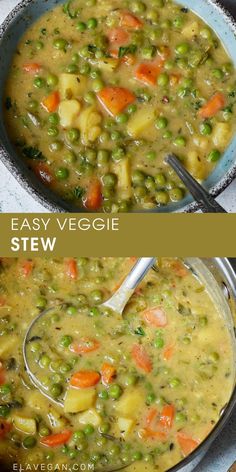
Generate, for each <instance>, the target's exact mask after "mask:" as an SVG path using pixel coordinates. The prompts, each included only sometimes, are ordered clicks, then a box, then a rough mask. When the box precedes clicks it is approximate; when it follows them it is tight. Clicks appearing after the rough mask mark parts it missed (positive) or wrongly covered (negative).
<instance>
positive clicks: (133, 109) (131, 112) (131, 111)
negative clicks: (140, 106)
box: [127, 104, 137, 115]
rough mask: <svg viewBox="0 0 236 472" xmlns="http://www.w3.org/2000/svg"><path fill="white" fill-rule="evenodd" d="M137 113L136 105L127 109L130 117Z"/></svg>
mask: <svg viewBox="0 0 236 472" xmlns="http://www.w3.org/2000/svg"><path fill="white" fill-rule="evenodd" d="M136 111H137V105H135V104H132V105H129V106H128V108H127V113H128V114H129V115H132V114H133V113H135V112H136Z"/></svg>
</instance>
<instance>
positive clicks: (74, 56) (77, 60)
mask: <svg viewBox="0 0 236 472" xmlns="http://www.w3.org/2000/svg"><path fill="white" fill-rule="evenodd" d="M71 60H72V62H74V64H78V62H79V54H78V53H77V52H75V53H74V54H73V56H72V58H71Z"/></svg>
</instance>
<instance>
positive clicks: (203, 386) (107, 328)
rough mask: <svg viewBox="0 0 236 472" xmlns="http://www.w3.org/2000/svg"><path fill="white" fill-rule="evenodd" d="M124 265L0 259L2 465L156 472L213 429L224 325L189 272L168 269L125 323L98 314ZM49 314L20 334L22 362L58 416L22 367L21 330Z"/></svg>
mask: <svg viewBox="0 0 236 472" xmlns="http://www.w3.org/2000/svg"><path fill="white" fill-rule="evenodd" d="M133 264H134V258H88V259H87V258H78V259H39V258H36V259H34V260H32V261H26V260H23V259H19V260H13V259H3V260H2V262H1V274H0V289H1V297H0V305H1V307H0V360H1V370H0V383H1V385H0V424H1V428H0V460H2V461H3V462H4V463H6V464H8V465H10V464H11V463H14V462H16V463H18V464H20V463H21V464H28V463H29V464H53V467H58V465H59V466H60V467H62V466H63V464H67V465H71V466H72V464H74V463H76V464H79V465H80V466H81V467H84V464H85V467H86V468H85V469H84V468H81V470H92V469H91V467H94V468H95V470H104V469H105V468H106V467H108V468H109V466H116V465H117V466H118V465H121V464H131V465H130V466H129V470H130V471H134V470H135V471H136V470H137V471H138V470H140V471H144V470H146V471H150V472H151V471H154V470H155V471H159V472H164V471H166V470H168V469H169V468H170V467H172V466H174V465H175V464H177V463H178V462H179V461H181V460H182V459H183V458H184V457H185V456H186V455H188V454H189V453H190V452H191V451H192V450H194V449H195V448H196V447H197V446H198V444H200V443H201V442H202V441H203V440H204V439H205V438H206V437H207V436H208V434H209V433H210V431H211V430H212V429H213V428H214V426H215V425H216V424H217V422H218V420H219V417H220V413H221V410H222V408H223V407H224V406H225V405H226V403H227V402H228V400H229V398H230V395H231V392H232V388H233V382H234V372H233V352H232V344H231V339H230V335H229V331H228V329H227V326H226V322H225V320H224V317H223V316H221V313H220V312H219V308H218V307H217V306H215V304H214V302H213V300H212V299H211V298H210V296H209V294H208V293H207V291H206V288H205V287H204V286H203V285H202V283H201V282H200V281H199V280H198V279H197V278H196V276H195V275H194V274H193V273H192V271H191V270H190V269H188V268H186V267H185V266H184V265H183V263H182V262H181V261H180V260H178V259H167V258H165V259H159V260H158V261H157V266H156V269H157V270H156V271H154V270H152V271H150V272H149V273H148V275H147V276H146V277H145V279H144V280H143V282H142V283H141V285H140V287H138V289H137V290H136V292H135V294H134V295H133V296H132V298H131V300H130V301H129V303H128V305H127V307H126V309H125V312H124V315H123V317H120V316H118V315H117V314H116V313H112V312H111V311H109V310H108V309H101V308H99V305H101V303H102V302H103V301H105V300H106V299H108V298H109V297H110V296H111V294H112V293H114V291H115V290H116V289H117V287H118V286H119V285H120V284H121V282H122V280H123V279H124V277H125V276H126V274H127V273H128V271H129V270H130V268H131V267H132V265H133ZM57 305H58V307H57ZM59 306H60V307H59ZM50 307H51V308H53V310H52V311H49V313H48V314H47V315H45V317H42V318H41V319H40V320H39V321H38V322H37V324H36V325H35V328H34V329H33V330H32V332H31V333H30V339H29V342H28V343H27V356H28V359H29V363H30V366H31V369H32V371H33V373H34V374H35V375H36V376H37V378H38V380H39V381H40V382H41V385H42V388H43V389H45V392H46V393H47V394H49V395H50V396H52V397H53V399H55V400H56V401H61V402H62V406H58V405H56V404H55V403H54V401H53V399H52V401H51V400H48V399H47V398H46V397H45V396H44V395H43V394H42V393H40V391H39V390H38V389H37V388H35V387H34V386H33V385H32V383H31V381H30V379H29V377H28V375H27V373H26V371H25V369H24V362H23V358H22V342H23V338H24V335H25V333H26V330H27V327H28V326H29V324H30V323H31V321H32V320H33V319H34V317H35V316H36V315H37V314H39V313H40V312H41V311H42V310H44V309H46V308H50ZM222 385H224V388H222ZM57 470H58V469H57ZM79 470H80V469H79Z"/></svg>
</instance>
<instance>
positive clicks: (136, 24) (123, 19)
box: [120, 11, 143, 29]
mask: <svg viewBox="0 0 236 472" xmlns="http://www.w3.org/2000/svg"><path fill="white" fill-rule="evenodd" d="M120 24H121V26H124V27H125V28H131V29H140V28H142V26H143V22H142V21H141V20H140V19H139V18H137V16H135V15H132V13H130V12H129V11H123V12H121V14H120Z"/></svg>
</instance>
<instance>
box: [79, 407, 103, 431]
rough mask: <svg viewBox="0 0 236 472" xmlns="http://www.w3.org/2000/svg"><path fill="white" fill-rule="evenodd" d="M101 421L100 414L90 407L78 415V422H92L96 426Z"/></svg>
mask: <svg viewBox="0 0 236 472" xmlns="http://www.w3.org/2000/svg"><path fill="white" fill-rule="evenodd" d="M101 422H102V419H101V416H100V415H99V414H98V413H97V411H96V410H95V408H91V409H90V410H87V411H85V412H84V413H81V415H79V423H81V424H92V425H93V426H94V427H95V428H96V427H97V426H99V425H100V424H101Z"/></svg>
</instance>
